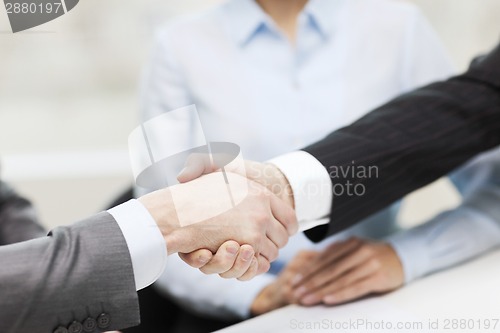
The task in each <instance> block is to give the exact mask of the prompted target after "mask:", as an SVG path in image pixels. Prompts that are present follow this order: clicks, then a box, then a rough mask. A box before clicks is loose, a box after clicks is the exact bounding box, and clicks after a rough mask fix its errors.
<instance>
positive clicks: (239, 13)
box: [225, 0, 271, 45]
mask: <svg viewBox="0 0 500 333" xmlns="http://www.w3.org/2000/svg"><path fill="white" fill-rule="evenodd" d="M225 14H226V17H227V21H228V29H229V33H230V34H231V35H232V37H233V38H234V39H235V41H236V42H237V43H238V44H239V45H245V44H246V43H248V42H249V41H250V40H251V39H252V38H253V37H254V36H255V35H256V34H257V33H258V32H259V30H261V29H264V28H265V27H266V25H268V24H269V23H271V22H269V20H270V19H269V17H268V16H267V15H266V13H265V12H264V11H263V10H262V9H261V8H260V6H259V5H258V4H257V3H256V2H255V1H254V0H230V1H229V2H228V3H226V5H225Z"/></svg>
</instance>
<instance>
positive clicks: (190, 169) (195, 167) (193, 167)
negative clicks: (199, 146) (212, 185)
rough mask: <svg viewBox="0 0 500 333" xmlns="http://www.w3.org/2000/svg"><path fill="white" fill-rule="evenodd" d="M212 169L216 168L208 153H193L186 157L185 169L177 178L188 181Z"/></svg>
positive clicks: (184, 181) (182, 181)
mask: <svg viewBox="0 0 500 333" xmlns="http://www.w3.org/2000/svg"><path fill="white" fill-rule="evenodd" d="M212 171H214V168H213V166H212V162H211V160H210V156H209V155H208V154H201V153H196V154H191V155H189V156H188V158H187V159H186V164H185V166H184V169H182V170H181V172H180V173H179V174H178V175H177V180H178V181H179V183H186V182H189V181H191V180H193V179H196V178H198V177H200V176H202V175H204V174H206V173H210V172H212Z"/></svg>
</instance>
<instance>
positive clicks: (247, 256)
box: [241, 250, 253, 261]
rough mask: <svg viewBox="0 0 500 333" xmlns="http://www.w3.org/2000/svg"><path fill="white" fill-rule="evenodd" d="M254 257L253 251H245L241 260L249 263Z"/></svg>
mask: <svg viewBox="0 0 500 333" xmlns="http://www.w3.org/2000/svg"><path fill="white" fill-rule="evenodd" d="M252 257H253V251H252V250H243V253H242V254H241V259H243V261H248V260H250V259H251V258H252Z"/></svg>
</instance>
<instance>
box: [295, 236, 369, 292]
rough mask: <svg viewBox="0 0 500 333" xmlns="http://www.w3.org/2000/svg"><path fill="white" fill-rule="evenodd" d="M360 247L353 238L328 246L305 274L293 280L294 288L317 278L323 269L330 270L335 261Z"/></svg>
mask: <svg viewBox="0 0 500 333" xmlns="http://www.w3.org/2000/svg"><path fill="white" fill-rule="evenodd" d="M360 246H361V242H360V241H359V240H358V239H355V238H352V239H349V240H347V241H343V242H338V243H334V244H332V245H330V246H329V247H328V248H326V249H325V250H324V251H323V252H322V253H321V254H320V255H319V256H318V258H317V259H316V260H314V261H313V262H312V263H311V264H310V265H309V266H308V267H307V272H304V273H303V274H301V276H299V277H300V278H297V279H295V281H294V286H298V285H299V284H304V283H306V281H308V280H310V279H312V278H314V277H316V276H318V275H319V274H321V272H322V271H324V270H325V269H329V268H331V267H332V265H333V264H334V263H335V261H338V260H341V259H342V258H343V257H345V256H346V255H348V254H349V253H351V252H353V251H354V250H356V249H357V248H359V247H360Z"/></svg>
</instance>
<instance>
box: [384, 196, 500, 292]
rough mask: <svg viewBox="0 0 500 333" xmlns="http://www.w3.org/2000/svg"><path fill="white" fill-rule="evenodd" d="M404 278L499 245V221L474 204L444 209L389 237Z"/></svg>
mask: <svg viewBox="0 0 500 333" xmlns="http://www.w3.org/2000/svg"><path fill="white" fill-rule="evenodd" d="M388 241H389V243H390V244H391V245H392V247H393V248H394V249H395V251H396V252H397V254H398V256H399V257H400V260H401V262H402V264H403V268H404V272H405V282H406V283H409V282H411V281H413V280H415V279H418V278H420V277H422V276H425V275H428V274H431V273H434V272H436V271H439V270H442V269H445V268H448V267H451V266H453V265H456V264H459V263H462V262H464V261H466V260H469V259H471V258H473V257H476V256H478V255H480V254H482V253H484V252H486V251H488V250H491V249H493V248H495V247H497V246H499V245H500V221H498V220H494V219H492V218H491V216H489V215H487V214H485V212H483V211H479V210H477V209H475V208H473V207H471V206H468V205H463V206H461V207H459V208H457V209H455V210H451V211H447V212H444V213H442V214H440V215H438V216H436V217H435V218H434V219H432V220H431V221H429V222H427V223H425V224H423V225H421V226H418V227H416V228H413V229H410V230H407V231H402V232H400V233H398V234H396V235H393V236H390V237H389V238H388Z"/></svg>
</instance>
